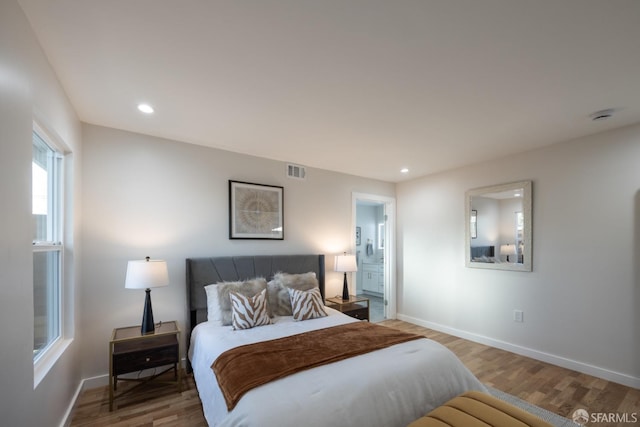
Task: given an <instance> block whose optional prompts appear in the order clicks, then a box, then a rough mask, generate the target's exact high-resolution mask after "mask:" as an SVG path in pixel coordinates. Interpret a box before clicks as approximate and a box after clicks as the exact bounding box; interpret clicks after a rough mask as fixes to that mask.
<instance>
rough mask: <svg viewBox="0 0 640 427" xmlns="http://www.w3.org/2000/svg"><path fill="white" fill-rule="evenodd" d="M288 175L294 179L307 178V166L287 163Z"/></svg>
mask: <svg viewBox="0 0 640 427" xmlns="http://www.w3.org/2000/svg"><path fill="white" fill-rule="evenodd" d="M287 176H288V177H289V178H293V179H307V168H305V167H304V166H300V165H294V164H291V163H289V164H288V165H287Z"/></svg>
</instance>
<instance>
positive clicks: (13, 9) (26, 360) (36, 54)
mask: <svg viewBox="0 0 640 427" xmlns="http://www.w3.org/2000/svg"><path fill="white" fill-rule="evenodd" d="M34 117H38V118H39V119H40V122H41V124H42V125H44V126H45V127H46V128H47V129H48V130H49V131H51V132H53V133H55V134H56V135H57V136H58V137H59V138H60V139H61V140H62V141H64V142H65V143H66V144H67V145H68V146H69V147H70V148H71V150H72V152H73V154H72V156H71V157H70V158H69V159H68V160H69V161H68V163H67V167H68V170H67V175H68V178H69V183H70V187H68V188H67V195H68V196H69V200H70V201H74V206H75V210H69V209H67V226H68V227H67V230H66V231H67V235H66V237H67V244H68V250H67V251H66V252H65V257H66V258H65V260H66V273H67V278H68V280H69V284H68V285H69V287H70V290H71V292H70V294H67V295H66V297H67V299H68V301H69V302H73V301H75V303H76V306H77V302H78V295H77V293H76V292H75V280H74V279H75V277H76V275H77V274H78V265H79V263H78V262H76V261H77V260H78V259H79V250H78V245H77V241H78V230H79V229H78V227H77V225H74V218H76V217H77V213H78V212H79V208H80V198H79V195H80V185H79V180H76V179H75V178H76V177H77V176H79V174H80V161H79V159H80V154H81V153H80V148H81V147H80V144H81V138H80V131H81V128H80V123H79V121H78V119H77V118H76V115H75V112H74V110H73V108H72V107H71V105H70V103H69V101H68V99H67V97H66V95H65V93H64V92H63V90H62V88H61V86H60V84H59V83H58V81H57V79H56V77H55V75H54V73H53V71H52V69H51V67H50V65H49V63H48V62H47V59H46V57H45V55H44V54H43V52H42V50H41V49H40V46H39V44H38V42H37V40H36V38H35V35H34V33H33V31H32V30H31V27H30V25H29V23H28V21H27V19H26V18H25V16H24V14H23V13H22V9H21V8H20V7H19V6H18V4H17V2H16V1H14V0H3V1H2V2H0V200H2V203H0V227H1V230H2V231H1V232H0V235H2V239H0V343H1V344H0V361H1V362H2V369H0V396H1V398H0V420H2V421H0V424H2V425H5V426H55V425H59V424H60V423H61V422H62V421H63V419H64V418H65V413H66V411H67V410H68V409H69V404H70V403H71V401H72V399H73V396H74V393H75V392H76V391H77V389H78V386H79V384H80V380H81V378H82V377H81V375H80V363H79V360H80V351H79V342H78V340H77V339H76V340H74V342H73V343H72V344H71V346H70V347H68V348H67V350H66V352H65V353H64V354H63V356H62V357H61V358H60V359H59V360H58V362H57V363H56V364H55V365H54V366H53V367H52V369H51V370H50V371H49V373H48V375H47V376H46V377H45V378H44V379H43V380H42V382H40V384H39V385H38V387H37V388H36V389H35V390H34V382H33V260H32V247H31V241H32V229H31V132H32V129H33V120H34ZM75 224H77V222H75ZM68 321H69V323H70V325H71V329H73V327H74V326H75V325H76V318H74V317H73V316H72V317H70V318H68Z"/></svg>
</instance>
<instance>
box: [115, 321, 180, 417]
mask: <svg viewBox="0 0 640 427" xmlns="http://www.w3.org/2000/svg"><path fill="white" fill-rule="evenodd" d="M167 365H172V366H170V367H168V368H167V369H164V370H162V371H161V372H159V373H154V374H153V375H149V376H146V377H142V378H119V376H120V375H124V374H128V373H131V372H139V371H142V370H144V369H151V368H158V367H161V366H167ZM171 369H173V370H174V379H175V381H172V382H171V383H175V384H176V386H177V387H178V392H180V391H181V379H182V378H181V370H180V328H179V327H178V322H176V321H171V322H164V323H162V322H161V323H160V324H159V325H156V329H155V333H153V334H148V335H142V334H141V333H140V326H129V327H126V328H116V329H114V330H113V333H112V334H111V341H110V342H109V411H111V410H113V401H114V400H115V399H116V397H119V396H116V395H115V392H116V391H117V389H118V381H137V382H141V383H144V382H147V381H150V380H153V379H155V378H156V377H158V376H159V375H162V374H164V373H165V372H167V371H170V370H171ZM134 389H135V388H131V389H129V390H127V391H125V392H123V393H122V394H125V393H128V392H129V391H132V390H134ZM122 394H120V396H121V395H122Z"/></svg>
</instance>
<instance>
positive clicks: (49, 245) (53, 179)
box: [31, 126, 64, 362]
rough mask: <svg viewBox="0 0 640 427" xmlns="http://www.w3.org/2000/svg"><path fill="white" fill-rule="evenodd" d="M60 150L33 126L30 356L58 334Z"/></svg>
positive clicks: (35, 355) (44, 348) (41, 351)
mask: <svg viewBox="0 0 640 427" xmlns="http://www.w3.org/2000/svg"><path fill="white" fill-rule="evenodd" d="M63 158H64V157H63V153H62V152H61V151H59V150H57V149H56V148H55V145H54V144H53V143H52V142H51V139H50V138H49V137H47V135H46V134H45V133H44V132H42V131H40V129H39V128H38V127H37V126H36V129H35V130H34V132H33V155H32V163H31V167H32V192H31V196H32V213H33V316H34V318H33V326H34V330H33V332H34V333H33V360H34V362H37V361H38V360H39V359H40V358H41V357H42V356H43V355H44V354H45V353H46V351H47V350H48V349H49V348H51V347H52V346H53V345H54V344H55V343H56V342H57V341H58V340H59V339H60V338H61V336H62V332H61V331H62V309H61V307H62V283H63V278H62V254H63V244H62V243H63V242H62V236H63V233H62V225H63V220H62V206H63V195H62V188H63V186H62V179H63V173H62V167H63Z"/></svg>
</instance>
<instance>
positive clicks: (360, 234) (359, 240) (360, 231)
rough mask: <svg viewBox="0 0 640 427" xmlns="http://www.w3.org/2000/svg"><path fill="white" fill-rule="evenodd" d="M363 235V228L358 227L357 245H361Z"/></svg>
mask: <svg viewBox="0 0 640 427" xmlns="http://www.w3.org/2000/svg"><path fill="white" fill-rule="evenodd" d="M361 236H362V229H361V228H360V227H356V246H360V244H361V243H362V240H361V239H360V237H361Z"/></svg>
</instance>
